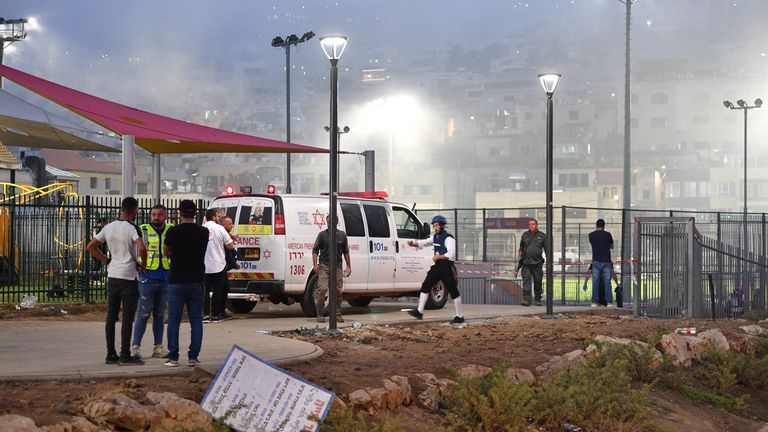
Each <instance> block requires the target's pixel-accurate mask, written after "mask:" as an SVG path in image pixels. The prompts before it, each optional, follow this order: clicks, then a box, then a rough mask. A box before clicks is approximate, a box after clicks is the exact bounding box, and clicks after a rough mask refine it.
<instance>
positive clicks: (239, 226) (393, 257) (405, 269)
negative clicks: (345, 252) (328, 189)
mask: <svg viewBox="0 0 768 432" xmlns="http://www.w3.org/2000/svg"><path fill="white" fill-rule="evenodd" d="M228 189H230V190H231V188H228ZM338 203H339V207H338V209H337V214H338V215H339V229H341V230H343V231H344V232H346V234H347V239H348V241H349V250H350V258H351V261H352V274H351V275H350V276H349V277H348V278H345V279H344V289H343V298H344V299H345V300H347V302H348V303H349V304H351V305H353V306H359V307H365V306H368V304H369V303H370V302H371V300H372V299H373V298H374V297H382V296H388V297H390V296H393V297H398V296H417V295H418V291H419V289H420V288H421V283H422V281H423V280H424V277H425V276H426V274H427V271H428V269H429V267H430V266H431V265H432V254H433V252H432V249H431V248H423V249H417V248H414V247H410V246H408V240H413V239H423V238H427V237H429V236H430V235H431V234H430V229H429V225H428V224H422V222H421V221H420V220H419V218H417V217H416V215H415V214H414V213H413V212H412V211H411V210H410V209H409V208H408V207H407V206H405V205H403V204H396V203H392V202H388V201H387V200H386V193H385V192H361V193H341V194H339V198H338ZM328 204H329V203H328V196H322V195H316V196H309V195H293V194H291V195H282V194H229V195H223V196H220V197H218V198H216V199H215V200H214V201H213V202H212V203H211V206H210V207H211V208H216V209H218V212H219V214H220V215H226V216H229V217H230V218H232V221H233V222H234V230H235V232H236V233H237V234H238V235H239V237H238V238H237V240H236V241H235V247H236V248H237V252H238V255H239V259H238V263H239V264H240V268H239V269H238V270H233V271H231V272H230V273H229V274H228V277H229V284H230V291H229V300H228V303H227V307H228V308H229V310H230V311H232V312H234V313H247V312H250V311H251V310H252V309H253V308H254V306H255V305H256V303H257V302H258V301H263V300H269V301H271V302H272V303H274V304H280V303H283V304H293V303H295V302H299V303H300V304H301V308H302V311H303V312H304V314H305V315H307V316H315V315H316V312H315V303H314V294H313V293H314V290H315V288H316V285H317V275H316V274H315V273H314V272H313V270H312V247H313V245H314V242H315V238H316V237H317V234H318V233H319V232H320V231H321V230H324V229H326V228H328V227H327V225H326V220H325V217H326V215H327V214H328ZM446 301H447V295H446V292H445V289H444V288H443V287H442V285H441V284H438V285H436V286H435V288H433V289H432V292H431V294H430V297H429V301H428V303H427V308H429V309H440V308H442V307H443V306H444V305H445V303H446Z"/></svg>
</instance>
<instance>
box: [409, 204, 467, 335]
mask: <svg viewBox="0 0 768 432" xmlns="http://www.w3.org/2000/svg"><path fill="white" fill-rule="evenodd" d="M446 225H448V220H447V219H446V218H445V216H442V215H437V216H435V217H433V218H432V229H433V230H434V231H435V234H434V235H433V236H432V238H429V239H426V240H418V241H416V240H408V246H413V247H418V248H423V247H428V246H432V247H433V248H434V252H435V253H434V255H432V262H433V263H434V264H432V267H430V268H429V272H427V277H426V278H425V279H424V282H423V283H422V284H421V293H420V294H419V306H418V308H416V309H411V310H409V311H408V315H410V316H412V317H414V318H416V319H422V318H424V308H426V307H427V300H428V299H429V293H430V291H432V287H434V286H435V284H437V283H438V282H442V283H443V287H445V289H446V290H448V294H450V295H451V298H452V299H453V307H454V308H455V309H456V316H455V317H453V320H452V321H451V324H461V323H463V322H464V314H462V313H461V296H460V295H459V288H458V285H459V281H458V277H457V276H456V267H455V266H454V265H453V263H454V261H456V239H454V238H453V235H452V234H451V233H449V232H448V231H446V230H445V226H446Z"/></svg>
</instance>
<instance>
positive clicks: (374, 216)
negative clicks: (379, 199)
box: [363, 204, 389, 237]
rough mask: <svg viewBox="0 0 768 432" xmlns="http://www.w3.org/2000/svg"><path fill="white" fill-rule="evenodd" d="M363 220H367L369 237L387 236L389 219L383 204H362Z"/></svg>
mask: <svg viewBox="0 0 768 432" xmlns="http://www.w3.org/2000/svg"><path fill="white" fill-rule="evenodd" d="M363 209H364V210H365V221H366V222H368V235H369V236H370V237H389V219H388V218H387V209H386V207H384V206H378V205H369V204H363Z"/></svg>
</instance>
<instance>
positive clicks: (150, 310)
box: [131, 204, 173, 358]
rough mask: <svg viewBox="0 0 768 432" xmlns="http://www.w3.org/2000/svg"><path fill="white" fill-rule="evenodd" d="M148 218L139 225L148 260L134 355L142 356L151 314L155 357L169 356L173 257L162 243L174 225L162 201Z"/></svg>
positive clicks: (141, 286) (142, 281) (142, 277)
mask: <svg viewBox="0 0 768 432" xmlns="http://www.w3.org/2000/svg"><path fill="white" fill-rule="evenodd" d="M149 218H150V221H151V223H148V224H143V225H141V226H140V227H139V229H140V230H141V235H142V239H143V240H144V244H145V245H146V246H147V263H146V270H145V271H144V272H143V273H141V274H139V306H138V313H137V316H136V321H135V322H134V326H133V342H132V344H131V356H132V357H138V358H141V339H142V338H143V337H144V331H145V330H146V329H147V321H148V320H149V317H150V315H151V316H152V334H153V335H154V338H155V346H154V348H153V349H152V357H157V358H166V357H168V351H166V350H165V349H164V348H163V330H164V328H165V311H166V309H167V307H168V300H167V288H168V273H169V271H170V269H171V259H170V257H167V256H165V255H164V254H163V245H164V244H165V233H166V232H168V229H169V228H171V227H172V226H173V225H171V224H168V223H166V220H167V219H168V210H167V209H166V208H165V206H163V205H162V204H157V205H155V206H154V207H152V210H150V213H149Z"/></svg>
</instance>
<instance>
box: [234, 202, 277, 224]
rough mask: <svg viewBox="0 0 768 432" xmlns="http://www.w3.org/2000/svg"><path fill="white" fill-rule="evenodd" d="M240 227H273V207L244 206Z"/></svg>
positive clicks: (241, 212)
mask: <svg viewBox="0 0 768 432" xmlns="http://www.w3.org/2000/svg"><path fill="white" fill-rule="evenodd" d="M238 225H272V207H264V206H243V207H242V208H241V209H240V220H239V221H238Z"/></svg>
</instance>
